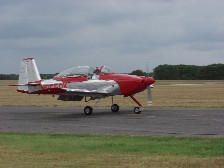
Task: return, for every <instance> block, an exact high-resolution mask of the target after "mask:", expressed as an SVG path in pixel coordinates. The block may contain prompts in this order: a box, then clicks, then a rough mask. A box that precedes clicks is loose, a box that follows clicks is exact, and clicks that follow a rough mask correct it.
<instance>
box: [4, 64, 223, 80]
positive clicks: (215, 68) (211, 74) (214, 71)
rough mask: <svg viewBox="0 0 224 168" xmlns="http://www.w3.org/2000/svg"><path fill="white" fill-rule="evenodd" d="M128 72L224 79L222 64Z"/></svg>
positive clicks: (14, 76) (169, 77)
mask: <svg viewBox="0 0 224 168" xmlns="http://www.w3.org/2000/svg"><path fill="white" fill-rule="evenodd" d="M130 74H132V75H138V76H152V77H154V78H155V79H157V80H224V64H211V65H207V66H197V65H183V64H180V65H168V64H164V65H159V66H157V67H156V68H154V69H153V72H150V73H146V72H144V71H142V70H134V71H132V72H131V73H130ZM55 75H56V74H40V76H41V78H42V79H51V78H53V77H54V76H55ZM18 79H19V75H17V74H0V80H18Z"/></svg>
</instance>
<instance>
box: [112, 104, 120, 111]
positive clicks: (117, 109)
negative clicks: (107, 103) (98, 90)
mask: <svg viewBox="0 0 224 168" xmlns="http://www.w3.org/2000/svg"><path fill="white" fill-rule="evenodd" d="M111 111H112V112H118V111H119V106H118V105H117V104H113V105H112V106H111Z"/></svg>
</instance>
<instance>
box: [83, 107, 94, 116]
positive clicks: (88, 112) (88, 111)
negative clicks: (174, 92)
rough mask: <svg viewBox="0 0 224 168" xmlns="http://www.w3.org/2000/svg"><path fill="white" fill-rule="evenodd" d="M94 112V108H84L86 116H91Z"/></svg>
mask: <svg viewBox="0 0 224 168" xmlns="http://www.w3.org/2000/svg"><path fill="white" fill-rule="evenodd" d="M92 112H93V108H92V107H90V106H86V107H85V108H84V114H85V115H91V114H92Z"/></svg>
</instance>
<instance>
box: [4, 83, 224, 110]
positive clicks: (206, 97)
mask: <svg viewBox="0 0 224 168" xmlns="http://www.w3.org/2000/svg"><path fill="white" fill-rule="evenodd" d="M16 82H17V81H0V100H1V101H0V106H74V107H75V106H85V105H87V104H89V105H91V106H111V98H106V99H101V100H100V101H99V102H98V103H97V101H91V102H88V103H85V102H84V101H81V102H63V101H57V97H58V96H55V97H52V96H51V95H27V94H22V93H18V92H16V89H17V88H16V87H9V86H3V85H7V84H15V83H16ZM152 94H153V106H155V107H205V108H208V107H215V108H223V107H224V81H223V80H220V81H156V83H155V88H153V89H152ZM136 98H137V99H138V100H139V101H140V102H141V103H142V104H143V106H147V104H146V102H147V93H146V92H142V93H139V94H136ZM114 101H115V103H117V104H119V105H120V106H125V107H134V106H136V104H135V102H133V100H132V99H131V98H129V97H126V98H124V97H123V96H115V97H114Z"/></svg>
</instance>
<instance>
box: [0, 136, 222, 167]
mask: <svg viewBox="0 0 224 168" xmlns="http://www.w3.org/2000/svg"><path fill="white" fill-rule="evenodd" d="M0 161H1V162H0V167H15V166H16V167H182V166H183V167H195V166H196V167H209V166H210V167H211V166H212V167H220V165H223V164H224V138H195V137H148V136H111V135H110V136H109V135H57V134H26V133H0ZM43 165H44V166H43Z"/></svg>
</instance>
